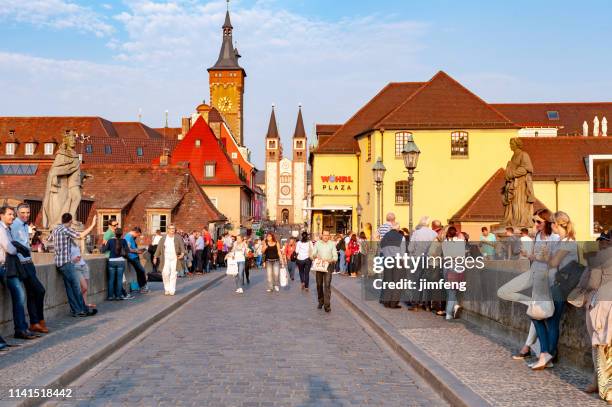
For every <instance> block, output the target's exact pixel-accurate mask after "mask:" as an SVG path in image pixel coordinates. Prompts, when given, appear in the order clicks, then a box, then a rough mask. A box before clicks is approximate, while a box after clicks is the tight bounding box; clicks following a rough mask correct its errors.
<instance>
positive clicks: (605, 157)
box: [589, 154, 612, 238]
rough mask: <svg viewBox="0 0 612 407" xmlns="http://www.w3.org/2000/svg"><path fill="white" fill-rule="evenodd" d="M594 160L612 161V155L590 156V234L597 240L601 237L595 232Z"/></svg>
mask: <svg viewBox="0 0 612 407" xmlns="http://www.w3.org/2000/svg"><path fill="white" fill-rule="evenodd" d="M594 160H612V154H593V155H589V218H590V219H589V233H590V235H591V237H593V238H596V237H598V236H599V235H597V234H596V233H594V232H593V229H594V226H595V202H594V198H595V196H594V194H595V193H594V192H593V182H594V181H595V180H594V174H593V161H594Z"/></svg>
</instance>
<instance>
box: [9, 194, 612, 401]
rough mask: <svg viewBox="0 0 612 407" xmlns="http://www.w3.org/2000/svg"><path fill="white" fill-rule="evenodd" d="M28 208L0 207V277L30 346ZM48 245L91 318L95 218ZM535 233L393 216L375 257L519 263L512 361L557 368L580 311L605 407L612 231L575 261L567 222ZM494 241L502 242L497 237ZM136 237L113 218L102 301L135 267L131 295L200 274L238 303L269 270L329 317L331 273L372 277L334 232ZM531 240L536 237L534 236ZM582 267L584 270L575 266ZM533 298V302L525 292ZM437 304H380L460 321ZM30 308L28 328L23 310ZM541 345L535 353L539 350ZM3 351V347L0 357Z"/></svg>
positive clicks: (387, 274) (363, 246)
mask: <svg viewBox="0 0 612 407" xmlns="http://www.w3.org/2000/svg"><path fill="white" fill-rule="evenodd" d="M29 218H30V207H29V206H28V205H27V204H25V203H23V204H21V205H18V206H17V207H16V208H14V209H13V208H11V207H8V206H4V207H2V208H0V277H1V278H2V281H3V283H4V285H5V286H6V287H7V288H8V291H9V293H10V296H11V301H12V310H13V321H14V329H15V338H19V339H26V340H30V339H36V338H38V337H40V335H41V334H45V333H48V332H49V329H48V327H47V324H46V322H45V317H44V298H45V288H44V287H43V285H42V284H41V282H40V280H39V279H38V278H37V275H36V267H35V266H34V263H33V261H32V251H33V250H36V251H40V250H41V249H42V247H44V242H42V240H41V238H40V235H39V234H38V232H35V233H33V231H32V228H31V224H30V219H29ZM61 222H62V223H61V224H60V225H58V226H57V227H55V228H54V229H53V230H52V232H51V236H50V237H49V241H50V242H52V244H53V249H54V253H55V266H56V268H57V270H58V271H59V273H60V274H61V275H62V277H63V282H64V286H65V289H66V294H67V298H68V304H69V307H70V311H71V314H72V315H73V316H75V317H90V316H94V315H96V313H97V309H96V305H95V304H92V303H89V302H88V301H87V291H88V285H89V268H88V265H87V262H85V261H84V259H83V256H82V253H81V246H80V245H79V243H78V242H79V241H80V240H82V239H84V238H85V237H86V236H87V235H88V234H90V233H91V231H92V230H93V228H94V227H95V225H96V222H97V217H96V216H94V217H93V220H92V223H91V224H90V225H89V226H88V227H86V228H84V230H83V231H81V232H78V231H76V230H75V229H74V228H73V227H72V224H73V219H72V215H71V214H69V213H65V214H63V215H62V220H61ZM533 223H534V226H533V230H529V229H526V228H521V229H520V230H517V231H515V230H514V228H512V227H506V228H505V230H504V233H503V239H502V240H503V241H502V242H498V241H497V238H496V235H495V234H494V233H491V232H490V231H489V230H488V228H486V227H483V228H482V229H481V232H482V233H481V235H480V237H479V240H478V241H477V242H470V238H469V236H468V235H467V233H465V232H462V231H460V229H459V228H457V227H456V226H455V225H453V224H449V225H446V226H444V225H443V224H442V222H440V221H438V220H433V221H430V219H429V217H426V216H425V217H423V218H421V219H420V221H419V223H418V225H417V226H416V228H415V229H414V230H413V231H410V230H408V229H406V228H403V229H402V228H400V225H399V223H397V222H396V219H395V215H394V214H393V213H389V214H387V216H386V221H385V223H383V224H382V225H380V227H379V228H378V229H377V232H376V239H377V240H379V242H378V246H377V247H376V251H377V253H375V255H381V256H384V257H395V256H397V255H403V254H404V253H405V254H407V255H409V256H411V257H419V256H443V257H450V258H453V259H457V258H461V257H468V256H472V257H476V256H482V257H484V258H486V259H492V260H496V259H510V260H521V259H523V260H527V261H529V264H530V268H529V272H527V273H520V274H519V275H518V276H517V277H516V278H514V279H513V280H511V281H509V282H508V283H506V284H505V285H503V286H502V287H501V288H499V290H498V292H497V295H498V296H499V297H500V298H501V299H504V300H508V301H513V302H517V303H522V304H525V305H526V306H527V311H526V314H527V317H528V318H529V319H530V321H531V325H530V331H529V334H528V336H527V339H526V341H525V345H524V346H523V348H522V349H520V350H519V351H518V352H516V353H515V354H513V355H512V358H513V359H515V360H525V359H527V358H528V357H530V356H536V359H535V361H534V362H533V363H530V364H528V367H529V368H530V369H532V370H543V369H547V368H552V367H553V366H554V363H556V361H557V360H558V358H559V351H558V342H559V336H560V325H561V319H562V316H563V314H564V311H565V309H566V303H567V302H569V303H571V304H572V305H574V306H577V307H584V308H585V310H586V322H587V324H586V330H587V332H588V336H589V338H590V339H591V341H592V356H593V363H594V365H595V373H594V378H593V383H591V385H590V386H589V387H588V388H587V389H586V390H587V391H589V392H597V391H598V392H599V394H600V396H601V397H602V399H604V400H606V401H608V402H610V403H612V243H611V242H610V240H611V239H610V232H603V233H602V234H601V236H600V237H599V238H598V239H597V240H598V242H599V243H598V244H599V250H598V251H595V252H591V253H581V250H580V247H579V245H578V244H577V242H576V237H575V227H574V225H573V223H572V220H571V219H570V217H569V215H568V214H567V213H565V212H562V211H559V212H556V213H552V212H551V211H549V210H547V209H540V210H538V211H536V212H535V213H534V215H533ZM497 233H498V235H501V233H499V232H497ZM141 234H142V231H141V229H140V228H139V227H133V228H132V229H131V230H130V231H129V232H127V233H126V232H124V230H122V228H121V227H120V226H119V223H118V222H117V221H115V220H113V221H111V222H110V223H109V227H108V229H107V230H106V231H105V233H104V237H103V242H102V245H101V247H100V250H101V252H102V253H105V255H106V256H107V257H108V262H107V273H108V274H107V275H108V279H107V281H108V290H107V292H108V297H107V300H109V301H117V300H129V299H132V298H134V296H133V295H132V294H131V293H129V292H128V290H126V287H125V286H124V273H125V270H126V267H130V266H131V267H133V269H134V271H135V273H136V277H137V281H135V282H132V284H131V285H133V287H129V288H130V290H129V291H132V292H138V293H140V294H147V293H149V286H148V281H149V280H152V279H156V278H157V276H159V278H160V280H161V281H163V286H164V293H165V295H168V296H173V295H175V292H176V281H177V278H178V277H181V276H186V277H190V276H192V275H193V274H204V273H209V272H211V270H213V269H215V268H218V267H225V266H227V272H228V274H230V269H231V270H234V271H235V272H232V273H231V274H232V275H234V279H235V292H236V293H237V294H244V292H245V289H246V288H247V287H248V285H249V284H250V270H252V269H257V268H263V269H265V271H266V290H267V292H268V293H280V291H281V287H282V286H286V285H288V284H290V281H293V280H295V274H298V276H299V280H300V284H301V290H302V291H304V292H308V291H309V289H310V272H311V271H314V274H315V280H316V287H317V302H318V304H317V307H318V308H319V309H324V310H325V311H326V312H330V311H331V281H332V276H333V275H334V274H339V275H342V276H347V277H357V276H358V275H359V274H360V273H362V272H365V273H367V270H368V268H369V262H368V256H369V254H370V253H371V251H372V249H373V247H370V245H371V243H370V242H369V241H368V239H367V238H366V235H365V233H364V232H360V233H353V232H349V233H345V234H336V235H334V236H332V234H331V233H330V232H329V231H328V230H324V231H323V232H322V233H321V234H320V235H318V236H311V235H309V234H308V233H307V232H305V231H304V232H302V233H301V235H299V234H298V233H297V232H293V233H292V235H291V236H290V237H288V238H286V239H280V237H277V236H276V235H275V233H273V232H268V233H266V234H265V236H264V237H263V238H260V237H259V236H258V235H249V236H243V235H241V234H236V235H231V234H229V233H225V234H223V235H221V236H219V237H218V239H216V241H215V239H213V237H212V236H211V234H210V232H209V230H208V228H204V229H203V230H202V231H196V230H194V231H192V232H191V233H185V232H183V231H180V230H177V229H176V227H175V226H174V225H169V226H168V227H167V230H166V233H165V234H162V233H161V232H160V231H157V232H156V233H155V235H154V236H153V237H152V241H151V244H150V245H149V246H148V247H147V248H139V247H138V245H137V243H136V242H137V240H138V238H139V237H140V236H141ZM532 236H533V237H532ZM145 252H148V253H149V256H150V260H151V263H152V267H153V271H152V272H150V273H149V274H147V273H146V272H145V268H144V267H143V265H142V263H141V258H140V256H141V255H142V254H144V253H145ZM581 258H584V259H585V261H586V264H587V265H586V267H585V266H584V265H583V263H585V261H582V260H581ZM412 274H413V275H412V276H411V277H410V278H411V279H413V280H417V281H418V280H420V279H424V280H427V281H438V280H440V279H441V280H444V281H448V282H461V281H465V274H464V273H463V272H459V271H457V270H455V269H453V268H449V267H446V266H444V267H441V268H436V267H430V268H422V269H419V270H415V271H414V273H412ZM403 276H404V275H403V274H402V273H401V272H400V271H399V270H397V269H396V268H394V267H388V268H385V269H384V272H383V281H399V280H400V279H401V278H402V277H403ZM527 289H531V290H532V293H531V295H527V294H525V293H524V292H525V290H527ZM442 292H443V296H442V297H440V296H434V295H433V294H432V292H431V291H429V290H423V291H420V290H407V291H406V290H405V291H401V290H396V289H395V290H390V289H383V290H381V293H380V302H381V303H382V304H383V305H384V306H385V307H386V308H390V309H399V308H404V307H402V305H400V304H401V303H402V301H403V302H404V304H405V307H406V308H407V309H408V310H412V311H417V310H420V309H423V310H429V311H431V312H434V313H435V314H436V315H439V316H441V317H445V318H446V319H447V320H452V319H455V318H457V317H458V315H459V312H460V311H461V293H460V291H459V290H458V289H457V288H456V286H453V287H451V288H445V289H444V290H442ZM26 308H27V310H28V317H29V324H28V323H27V321H26V314H25V309H26ZM536 343H539V346H536ZM8 346H10V345H9V344H7V342H6V341H5V340H4V339H2V338H0V350H1V349H4V348H6V347H8Z"/></svg>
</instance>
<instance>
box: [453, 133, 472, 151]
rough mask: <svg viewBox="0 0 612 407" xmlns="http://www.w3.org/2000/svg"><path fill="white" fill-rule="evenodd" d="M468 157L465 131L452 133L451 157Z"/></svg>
mask: <svg viewBox="0 0 612 407" xmlns="http://www.w3.org/2000/svg"><path fill="white" fill-rule="evenodd" d="M467 156H468V133H467V131H453V132H452V133H451V157H467Z"/></svg>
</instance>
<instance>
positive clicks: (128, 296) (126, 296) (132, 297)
mask: <svg viewBox="0 0 612 407" xmlns="http://www.w3.org/2000/svg"><path fill="white" fill-rule="evenodd" d="M134 298H136V297H134V296H133V295H132V294H126V295H124V296H123V297H121V299H122V300H123V301H127V300H133V299H134Z"/></svg>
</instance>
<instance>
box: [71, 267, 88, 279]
mask: <svg viewBox="0 0 612 407" xmlns="http://www.w3.org/2000/svg"><path fill="white" fill-rule="evenodd" d="M74 271H76V272H78V273H80V274H81V276H82V277H83V278H84V279H85V280H89V266H88V265H87V263H85V264H84V265H80V264H75V265H74Z"/></svg>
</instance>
